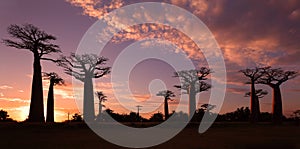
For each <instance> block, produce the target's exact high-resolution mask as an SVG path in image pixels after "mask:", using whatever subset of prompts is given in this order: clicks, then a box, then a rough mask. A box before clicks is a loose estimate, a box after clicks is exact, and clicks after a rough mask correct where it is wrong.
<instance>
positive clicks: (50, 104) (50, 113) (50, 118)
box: [46, 81, 54, 122]
mask: <svg viewBox="0 0 300 149" xmlns="http://www.w3.org/2000/svg"><path fill="white" fill-rule="evenodd" d="M53 86H54V83H53V82H51V81H50V86H49V91H48V99H47V117H46V122H54V93H53Z"/></svg>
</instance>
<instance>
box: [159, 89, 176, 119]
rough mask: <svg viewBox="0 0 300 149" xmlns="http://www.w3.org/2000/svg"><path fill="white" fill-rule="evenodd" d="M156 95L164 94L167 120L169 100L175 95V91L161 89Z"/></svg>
mask: <svg viewBox="0 0 300 149" xmlns="http://www.w3.org/2000/svg"><path fill="white" fill-rule="evenodd" d="M156 96H163V97H164V98H165V99H164V110H165V120H167V119H168V118H169V106H168V101H169V100H172V99H171V97H175V94H174V92H172V91H169V90H164V91H159V92H158V93H157V94H156Z"/></svg>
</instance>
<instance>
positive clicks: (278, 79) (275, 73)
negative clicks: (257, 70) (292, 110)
mask: <svg viewBox="0 0 300 149" xmlns="http://www.w3.org/2000/svg"><path fill="white" fill-rule="evenodd" d="M263 73H264V75H263V76H262V77H261V78H260V79H259V81H258V82H259V83H261V84H266V85H268V86H270V87H271V88H272V89H273V109H272V113H273V122H274V123H277V124H278V123H281V122H282V118H283V114H282V97H281V91H280V85H281V84H282V83H284V82H286V81H288V80H290V79H293V78H295V77H296V76H297V72H296V71H285V70H282V69H281V68H271V67H266V68H264V69H263Z"/></svg>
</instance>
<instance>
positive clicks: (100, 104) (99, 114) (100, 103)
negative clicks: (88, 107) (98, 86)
mask: <svg viewBox="0 0 300 149" xmlns="http://www.w3.org/2000/svg"><path fill="white" fill-rule="evenodd" d="M101 112H102V102H99V113H98V117H99V118H100V116H101Z"/></svg>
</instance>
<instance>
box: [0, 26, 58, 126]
mask: <svg viewBox="0 0 300 149" xmlns="http://www.w3.org/2000/svg"><path fill="white" fill-rule="evenodd" d="M7 31H8V34H10V35H11V37H12V38H15V39H16V40H10V39H4V40H3V43H4V44H5V45H6V46H9V47H14V48H17V49H26V50H29V51H30V52H32V53H33V58H34V60H33V78H32V89H31V102H30V110H29V117H28V121H31V122H44V121H45V119H44V104H43V85H42V68H41V60H47V61H53V62H57V61H56V60H54V59H51V58H47V57H45V55H49V54H52V53H58V52H61V51H60V50H59V46H58V45H55V44H52V43H51V42H52V41H53V40H56V37H54V36H52V35H50V34H47V33H45V32H44V31H42V30H40V29H39V28H37V27H36V26H33V25H31V24H24V25H22V26H19V25H10V26H9V27H8V29H7Z"/></svg>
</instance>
